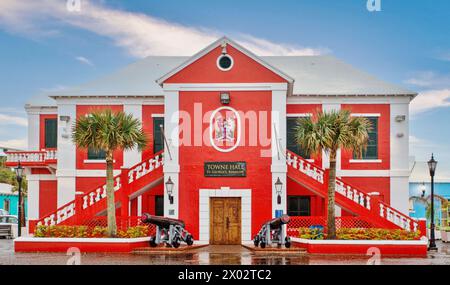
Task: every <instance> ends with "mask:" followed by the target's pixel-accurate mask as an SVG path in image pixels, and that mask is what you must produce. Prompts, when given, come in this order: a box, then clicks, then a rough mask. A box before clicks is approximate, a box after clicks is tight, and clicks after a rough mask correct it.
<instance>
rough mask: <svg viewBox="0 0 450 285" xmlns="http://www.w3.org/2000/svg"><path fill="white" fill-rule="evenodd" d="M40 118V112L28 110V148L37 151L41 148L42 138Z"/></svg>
mask: <svg viewBox="0 0 450 285" xmlns="http://www.w3.org/2000/svg"><path fill="white" fill-rule="evenodd" d="M39 124H40V118H39V113H37V112H35V111H33V112H28V150H30V151H37V150H40V149H39V138H40V129H39Z"/></svg>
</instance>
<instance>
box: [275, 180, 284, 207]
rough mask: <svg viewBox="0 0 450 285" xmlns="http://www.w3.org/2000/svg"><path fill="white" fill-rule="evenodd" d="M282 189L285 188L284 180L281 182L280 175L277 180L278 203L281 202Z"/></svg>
mask: <svg viewBox="0 0 450 285" xmlns="http://www.w3.org/2000/svg"><path fill="white" fill-rule="evenodd" d="M282 189H283V182H281V180H280V177H278V179H277V181H276V182H275V191H276V193H277V203H278V205H280V204H281V190H282Z"/></svg>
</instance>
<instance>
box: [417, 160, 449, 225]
mask: <svg viewBox="0 0 450 285" xmlns="http://www.w3.org/2000/svg"><path fill="white" fill-rule="evenodd" d="M430 179H431V178H430V172H429V170H428V165H427V163H426V162H417V161H416V162H414V163H413V164H412V166H411V175H410V178H409V196H410V197H413V196H416V197H424V198H426V197H428V196H430V194H431V182H430ZM434 193H435V194H437V195H439V196H442V197H444V198H445V199H447V200H450V177H447V176H446V175H445V173H442V172H439V171H438V170H437V171H436V176H435V185H434ZM409 208H410V209H409V215H410V216H411V217H414V218H422V219H423V218H426V204H424V203H421V202H417V201H413V200H410V207H409ZM447 211H448V210H447ZM442 215H443V214H442V211H441V202H440V201H439V200H438V199H435V221H436V225H438V226H440V225H441V223H442ZM444 215H445V214H444ZM447 216H448V214H447ZM444 219H445V217H444Z"/></svg>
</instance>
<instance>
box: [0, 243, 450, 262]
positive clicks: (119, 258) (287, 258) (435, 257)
mask: <svg viewBox="0 0 450 285" xmlns="http://www.w3.org/2000/svg"><path fill="white" fill-rule="evenodd" d="M438 247H439V251H438V252H437V253H429V254H428V257H426V258H407V257H405V258H389V257H383V256H381V259H380V260H379V264H385V265H433V264H444V265H450V245H449V244H444V243H441V242H438ZM73 260H74V259H73V256H72V255H66V254H65V253H14V251H13V241H12V240H4V239H2V240H0V264H1V265H8V264H9V265H13V264H24V265H53V264H54V265H64V264H67V263H71V262H72V263H73ZM79 261H80V264H81V265H108V264H110V265H125V264H127V265H151V264H155V265H161V264H168V265H320V264H330V265H332V264H336V265H342V264H345V265H359V264H374V263H378V262H377V260H376V258H375V257H371V256H349V255H326V256H324V255H309V254H307V253H298V252H294V253H280V254H276V253H273V252H270V253H260V252H258V253H255V252H253V251H251V250H248V249H245V248H244V247H242V246H207V247H203V248H199V249H195V250H192V251H189V252H182V253H177V254H159V253H158V254H145V255H137V254H128V253H126V254H122V253H120V254H119V253H86V254H81V256H80V258H79Z"/></svg>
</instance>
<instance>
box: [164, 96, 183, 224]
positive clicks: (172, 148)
mask: <svg viewBox="0 0 450 285" xmlns="http://www.w3.org/2000/svg"><path fill="white" fill-rule="evenodd" d="M164 116H165V119H164V134H165V136H166V138H167V143H168V145H169V147H167V145H165V146H164V149H165V151H164V183H166V182H167V181H168V180H169V177H170V179H171V180H172V182H173V183H174V187H173V193H172V195H173V204H171V203H170V201H169V197H168V195H167V192H166V189H164V216H166V217H171V218H178V214H179V208H178V204H179V195H178V193H179V173H180V165H179V149H178V147H179V126H178V123H179V118H180V115H179V92H178V91H173V90H171V91H169V90H164ZM164 188H165V185H164Z"/></svg>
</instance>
